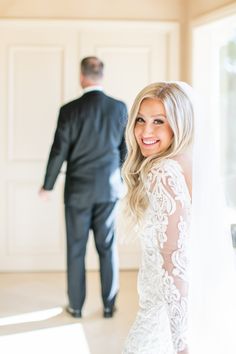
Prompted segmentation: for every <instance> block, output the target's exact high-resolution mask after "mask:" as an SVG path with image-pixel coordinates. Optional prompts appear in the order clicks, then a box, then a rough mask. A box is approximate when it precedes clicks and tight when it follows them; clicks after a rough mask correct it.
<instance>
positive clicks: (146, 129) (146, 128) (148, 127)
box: [143, 123, 154, 137]
mask: <svg viewBox="0 0 236 354" xmlns="http://www.w3.org/2000/svg"><path fill="white" fill-rule="evenodd" d="M153 131H154V127H153V124H151V123H147V124H145V126H144V129H143V135H144V136H147V137H148V136H150V135H152V134H153Z"/></svg>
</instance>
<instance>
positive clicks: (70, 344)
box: [0, 324, 91, 354]
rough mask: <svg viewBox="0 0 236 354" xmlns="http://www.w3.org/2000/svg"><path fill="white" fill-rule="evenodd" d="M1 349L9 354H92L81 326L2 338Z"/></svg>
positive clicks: (67, 326) (0, 341)
mask: <svg viewBox="0 0 236 354" xmlns="http://www.w3.org/2000/svg"><path fill="white" fill-rule="evenodd" d="M0 348H1V353H7V354H15V353H24V354H32V353H34V354H42V353H45V354H46V353H55V354H62V353H63V354H65V353H68V352H69V353H70V354H73V353H76V354H91V353H90V351H89V347H88V344H87V341H86V337H85V334H84V330H83V327H82V325H81V324H73V325H66V326H60V327H54V328H48V329H41V330H36V331H32V332H25V333H18V334H11V335H5V336H1V337H0Z"/></svg>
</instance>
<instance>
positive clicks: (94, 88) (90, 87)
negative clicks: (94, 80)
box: [83, 85, 103, 93]
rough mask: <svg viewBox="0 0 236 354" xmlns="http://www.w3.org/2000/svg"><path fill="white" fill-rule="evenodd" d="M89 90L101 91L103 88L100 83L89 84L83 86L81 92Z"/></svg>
mask: <svg viewBox="0 0 236 354" xmlns="http://www.w3.org/2000/svg"><path fill="white" fill-rule="evenodd" d="M90 91H103V88H102V86H101V85H89V86H86V87H84V88H83V92H84V93H86V92H90Z"/></svg>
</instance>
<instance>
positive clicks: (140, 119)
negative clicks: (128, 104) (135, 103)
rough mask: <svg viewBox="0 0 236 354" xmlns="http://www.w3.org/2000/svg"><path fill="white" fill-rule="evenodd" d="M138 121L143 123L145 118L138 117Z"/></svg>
mask: <svg viewBox="0 0 236 354" xmlns="http://www.w3.org/2000/svg"><path fill="white" fill-rule="evenodd" d="M135 122H136V123H143V122H144V119H143V118H142V117H137V118H136V120H135Z"/></svg>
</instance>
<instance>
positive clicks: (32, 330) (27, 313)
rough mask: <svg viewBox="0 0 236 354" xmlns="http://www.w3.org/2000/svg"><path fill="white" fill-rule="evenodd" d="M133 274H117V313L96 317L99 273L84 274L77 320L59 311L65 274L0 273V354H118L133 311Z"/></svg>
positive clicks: (99, 313)
mask: <svg viewBox="0 0 236 354" xmlns="http://www.w3.org/2000/svg"><path fill="white" fill-rule="evenodd" d="M136 281H137V273H136V272H135V271H122V272H121V273H120V292H119V296H118V299H117V307H118V311H117V312H116V314H115V316H114V317H113V318H112V319H104V318H103V317H102V304H101V300H100V284H99V274H98V273H97V272H88V274H87V299H86V303H85V306H84V309H83V318H82V319H79V320H78V319H74V318H72V317H71V316H70V315H69V314H67V313H66V312H65V310H64V307H65V305H66V303H67V297H66V276H65V273H0V352H1V354H13V353H16V352H17V353H19V354H21V353H22V354H23V353H24V354H28V353H34V354H37V353H44V354H47V353H53V354H54V353H66V352H68V350H69V353H70V354H74V353H77V354H121V351H122V345H123V343H124V340H125V337H126V335H127V333H128V330H129V328H130V325H131V324H132V322H133V320H134V317H135V314H136V311H137V300H138V299H137V292H136Z"/></svg>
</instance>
